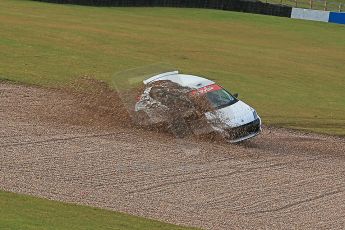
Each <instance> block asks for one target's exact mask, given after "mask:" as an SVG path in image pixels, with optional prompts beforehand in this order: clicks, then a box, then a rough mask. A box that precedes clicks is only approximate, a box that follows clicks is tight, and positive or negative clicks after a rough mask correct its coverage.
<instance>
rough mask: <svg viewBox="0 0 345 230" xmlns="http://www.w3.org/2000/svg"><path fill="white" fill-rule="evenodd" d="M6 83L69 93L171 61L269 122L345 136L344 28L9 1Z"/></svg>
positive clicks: (0, 8) (2, 33) (3, 56)
mask: <svg viewBox="0 0 345 230" xmlns="http://www.w3.org/2000/svg"><path fill="white" fill-rule="evenodd" d="M0 28H1V30H0V78H6V79H10V80H13V81H19V82H23V83H27V84H37V85H42V86H57V87H66V86H69V85H70V84H71V82H73V81H74V80H75V79H77V78H79V77H81V76H83V75H88V76H93V77H94V78H97V79H102V80H105V81H107V82H109V83H111V77H112V76H113V75H114V73H116V72H118V71H123V70H126V69H130V68H134V67H138V66H143V65H148V64H152V63H156V62H165V63H169V64H171V65H173V66H177V67H179V68H180V69H181V70H182V71H183V72H186V73H193V74H200V75H203V76H207V77H210V78H212V79H215V80H217V81H218V82H219V83H221V84H222V85H223V86H225V87H226V88H228V89H230V90H231V91H232V92H239V93H240V98H241V99H243V100H245V101H246V102H248V103H249V104H251V105H252V106H253V107H255V108H256V109H257V110H258V112H259V114H261V116H262V117H263V121H264V123H265V124H269V125H277V126H283V127H290V128H298V129H304V130H311V131H316V132H322V133H329V134H338V135H345V99H344V98H345V61H344V60H345V27H344V26H343V25H337V24H328V23H322V22H310V21H302V20H293V19H289V18H280V17H270V16H263V15H254V14H244V13H238V12H226V11H217V10H204V9H174V8H95V7H85V6H72V5H55V4H49V3H40V2H33V1H18V0H1V1H0Z"/></svg>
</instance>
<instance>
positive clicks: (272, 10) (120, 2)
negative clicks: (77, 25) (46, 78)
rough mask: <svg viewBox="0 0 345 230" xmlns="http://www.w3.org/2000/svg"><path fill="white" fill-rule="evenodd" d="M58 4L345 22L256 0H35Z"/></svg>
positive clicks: (324, 13) (334, 15)
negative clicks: (189, 9) (163, 8)
mask: <svg viewBox="0 0 345 230" xmlns="http://www.w3.org/2000/svg"><path fill="white" fill-rule="evenodd" d="M36 1H41V2H51V3H59V4H76V5H87V6H117V7H179V8H205V9H219V10H228V11H238V12H245V13H254V14H264V15H273V16H280V17H289V18H295V19H304V20H312V21H321V22H332V23H338V24H345V13H341V12H339V13H338V12H330V11H322V10H313V9H302V8H297V7H291V6H285V5H282V4H280V5H279V4H271V3H264V2H260V1H256V0H36ZM296 1H297V0H296Z"/></svg>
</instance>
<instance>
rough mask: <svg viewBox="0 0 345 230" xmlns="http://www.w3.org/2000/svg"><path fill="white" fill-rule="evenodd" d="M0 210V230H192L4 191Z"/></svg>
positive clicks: (0, 197)
mask: <svg viewBox="0 0 345 230" xmlns="http://www.w3.org/2000/svg"><path fill="white" fill-rule="evenodd" d="M0 207H1V208H0V228H1V229H26V230H30V229H35V230H37V229H45V230H46V229H54V230H58V229H74V230H78V229H83V230H85V229H90V230H94V229H121V230H135V229H140V230H145V229H147V230H155V229H157V230H167V229H169V230H178V229H179V230H187V229H195V228H186V227H180V226H176V225H171V224H166V223H162V222H159V221H154V220H149V219H145V218H140V217H135V216H131V215H127V214H123V213H119V212H112V211H107V210H102V209H98V208H92V207H87V206H79V205H73V204H66V203H61V202H56V201H50V200H46V199H40V198H34V197H31V196H26V195H18V194H14V193H9V192H3V191H0Z"/></svg>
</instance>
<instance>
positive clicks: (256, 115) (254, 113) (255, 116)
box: [253, 110, 258, 120]
mask: <svg viewBox="0 0 345 230" xmlns="http://www.w3.org/2000/svg"><path fill="white" fill-rule="evenodd" d="M253 116H254V120H256V119H258V114H257V113H256V111H255V110H254V111H253Z"/></svg>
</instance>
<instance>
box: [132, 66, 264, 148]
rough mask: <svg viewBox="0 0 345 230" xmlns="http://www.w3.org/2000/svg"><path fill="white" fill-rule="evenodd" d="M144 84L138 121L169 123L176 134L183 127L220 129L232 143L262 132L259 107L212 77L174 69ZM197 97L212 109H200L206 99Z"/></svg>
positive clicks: (192, 130) (190, 130) (198, 131)
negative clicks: (252, 105)
mask: <svg viewBox="0 0 345 230" xmlns="http://www.w3.org/2000/svg"><path fill="white" fill-rule="evenodd" d="M144 84H145V89H144V92H143V93H142V94H141V95H140V96H139V97H138V101H137V103H136V104H135V113H136V115H137V116H136V120H137V121H138V123H141V124H144V123H145V124H147V125H161V124H165V125H167V126H168V127H169V128H170V130H172V132H174V133H175V134H181V132H180V131H181V130H184V132H185V131H186V130H188V133H194V134H196V135H199V134H208V133H217V134H220V135H221V136H222V137H224V138H226V140H227V141H229V142H232V143H234V142H240V141H243V140H246V139H249V138H252V137H254V136H256V135H258V134H259V133H260V132H261V119H260V117H259V116H258V114H257V113H256V111H255V110H254V109H253V108H252V107H250V106H249V105H247V104H245V103H244V102H242V101H240V100H238V99H237V96H238V95H237V94H235V95H231V93H229V92H228V91H227V90H225V89H224V88H222V87H221V86H219V85H217V84H216V83H215V82H213V81H211V80H208V79H206V78H202V77H198V76H193V75H186V74H180V73H179V72H178V71H173V72H167V73H162V74H159V75H155V76H153V77H151V78H149V79H147V80H144ZM176 86H177V87H176ZM197 98H205V101H207V103H208V104H209V105H210V107H209V109H205V107H202V106H201V107H202V109H200V108H199V105H200V104H202V103H201V101H202V100H195V99H197ZM202 121H203V122H202Z"/></svg>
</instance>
